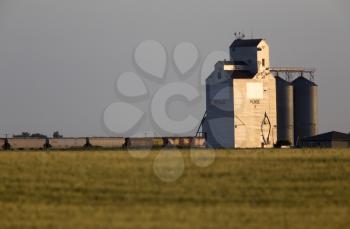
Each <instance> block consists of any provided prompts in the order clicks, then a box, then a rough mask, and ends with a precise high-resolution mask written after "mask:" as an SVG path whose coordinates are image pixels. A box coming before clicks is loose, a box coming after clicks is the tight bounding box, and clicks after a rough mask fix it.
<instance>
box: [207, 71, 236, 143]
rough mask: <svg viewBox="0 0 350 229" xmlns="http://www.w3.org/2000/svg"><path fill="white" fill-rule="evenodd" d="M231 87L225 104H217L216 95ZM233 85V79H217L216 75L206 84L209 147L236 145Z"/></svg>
mask: <svg viewBox="0 0 350 229" xmlns="http://www.w3.org/2000/svg"><path fill="white" fill-rule="evenodd" d="M227 87H228V88H229V95H228V98H227V99H225V100H224V102H223V104H220V105H215V104H214V100H215V96H216V95H217V94H218V93H219V92H220V91H221V90H224V89H225V88H227ZM232 90H233V87H232V80H231V79H229V80H225V81H220V82H218V81H215V75H212V77H211V80H210V81H208V80H207V84H206V109H207V117H206V121H205V125H204V132H206V137H207V139H206V144H207V147H209V148H233V147H234V118H233V91H232Z"/></svg>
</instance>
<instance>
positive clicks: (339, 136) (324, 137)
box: [304, 131, 350, 141]
mask: <svg viewBox="0 0 350 229" xmlns="http://www.w3.org/2000/svg"><path fill="white" fill-rule="evenodd" d="M304 141H350V135H349V134H345V133H341V132H338V131H331V132H327V133H324V134H319V135H315V136H311V137H307V138H304Z"/></svg>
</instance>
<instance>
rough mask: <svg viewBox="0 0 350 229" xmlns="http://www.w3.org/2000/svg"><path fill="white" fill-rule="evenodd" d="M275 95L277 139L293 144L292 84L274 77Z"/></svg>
mask: <svg viewBox="0 0 350 229" xmlns="http://www.w3.org/2000/svg"><path fill="white" fill-rule="evenodd" d="M276 96H277V141H288V142H290V144H294V118H293V115H294V114H293V86H292V85H291V83H289V82H287V81H286V80H284V79H282V78H280V77H276Z"/></svg>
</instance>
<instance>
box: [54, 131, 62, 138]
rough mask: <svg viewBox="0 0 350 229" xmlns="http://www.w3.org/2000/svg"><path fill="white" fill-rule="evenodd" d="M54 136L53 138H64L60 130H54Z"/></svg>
mask: <svg viewBox="0 0 350 229" xmlns="http://www.w3.org/2000/svg"><path fill="white" fill-rule="evenodd" d="M52 137H53V138H63V135H60V132H58V131H55V132H53V134H52Z"/></svg>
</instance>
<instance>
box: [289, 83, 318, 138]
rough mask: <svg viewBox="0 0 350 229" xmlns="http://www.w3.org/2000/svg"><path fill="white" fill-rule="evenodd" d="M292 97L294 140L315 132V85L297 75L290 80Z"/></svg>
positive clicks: (312, 134)
mask: <svg viewBox="0 0 350 229" xmlns="http://www.w3.org/2000/svg"><path fill="white" fill-rule="evenodd" d="M292 84H293V99H294V141H295V144H297V143H298V141H300V139H302V138H304V137H310V136H314V135H316V134H317V118H318V117H317V85H316V84H314V83H313V82H311V81H309V80H307V79H305V78H304V77H299V78H298V79H296V80H294V81H293V82H292Z"/></svg>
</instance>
